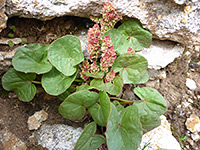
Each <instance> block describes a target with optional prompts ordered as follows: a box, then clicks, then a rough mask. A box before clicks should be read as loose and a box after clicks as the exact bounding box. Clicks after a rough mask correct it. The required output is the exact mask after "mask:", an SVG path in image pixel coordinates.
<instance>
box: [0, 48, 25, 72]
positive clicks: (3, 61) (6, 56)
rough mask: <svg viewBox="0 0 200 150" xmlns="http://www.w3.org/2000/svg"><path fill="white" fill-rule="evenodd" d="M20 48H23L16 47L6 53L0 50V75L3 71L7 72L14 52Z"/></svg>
mask: <svg viewBox="0 0 200 150" xmlns="http://www.w3.org/2000/svg"><path fill="white" fill-rule="evenodd" d="M24 46H25V45H24ZM21 47H23V46H19V47H16V48H15V49H13V50H9V51H6V52H5V51H1V50H0V74H1V72H3V71H7V70H8V69H9V68H10V67H11V65H12V58H13V56H14V54H15V52H16V51H17V50H18V49H19V48H21Z"/></svg>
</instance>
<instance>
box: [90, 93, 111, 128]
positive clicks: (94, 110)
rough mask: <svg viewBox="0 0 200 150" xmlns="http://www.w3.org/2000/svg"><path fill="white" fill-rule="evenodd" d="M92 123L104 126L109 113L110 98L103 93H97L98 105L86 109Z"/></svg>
mask: <svg viewBox="0 0 200 150" xmlns="http://www.w3.org/2000/svg"><path fill="white" fill-rule="evenodd" d="M88 111H89V112H90V114H91V116H92V118H93V119H94V121H95V122H96V123H97V124H98V125H100V126H106V123H107V121H108V117H109V114H110V111H111V103H110V98H109V96H108V95H107V94H106V92H105V91H102V92H99V104H97V103H96V104H94V105H92V106H91V107H89V108H88Z"/></svg>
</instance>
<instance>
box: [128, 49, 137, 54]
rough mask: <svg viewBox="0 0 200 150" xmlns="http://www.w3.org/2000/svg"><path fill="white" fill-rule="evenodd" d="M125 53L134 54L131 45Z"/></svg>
mask: <svg viewBox="0 0 200 150" xmlns="http://www.w3.org/2000/svg"><path fill="white" fill-rule="evenodd" d="M127 53H128V54H135V51H134V50H133V49H132V48H131V47H129V48H128V52H127Z"/></svg>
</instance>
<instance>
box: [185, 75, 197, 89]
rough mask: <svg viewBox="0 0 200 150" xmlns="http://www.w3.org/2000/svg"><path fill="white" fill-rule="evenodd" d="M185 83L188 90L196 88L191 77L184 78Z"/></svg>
mask: <svg viewBox="0 0 200 150" xmlns="http://www.w3.org/2000/svg"><path fill="white" fill-rule="evenodd" d="M185 84H186V86H187V87H188V88H189V89H190V90H195V89H196V88H197V86H196V83H195V82H194V80H192V79H189V78H186V83H185Z"/></svg>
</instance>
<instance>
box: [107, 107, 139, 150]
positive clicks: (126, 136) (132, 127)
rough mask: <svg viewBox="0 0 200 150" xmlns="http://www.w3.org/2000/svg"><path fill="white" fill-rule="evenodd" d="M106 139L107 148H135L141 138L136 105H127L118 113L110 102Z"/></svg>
mask: <svg viewBox="0 0 200 150" xmlns="http://www.w3.org/2000/svg"><path fill="white" fill-rule="evenodd" d="M106 139H107V145H108V149H109V150H137V148H138V146H139V145H140V142H141V139H142V128H141V124H140V121H139V112H138V109H137V107H136V106H128V107H127V108H125V109H123V110H122V112H121V113H120V114H119V112H118V111H117V109H116V107H115V106H114V104H112V111H111V114H110V116H109V120H108V123H107V130H106Z"/></svg>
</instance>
